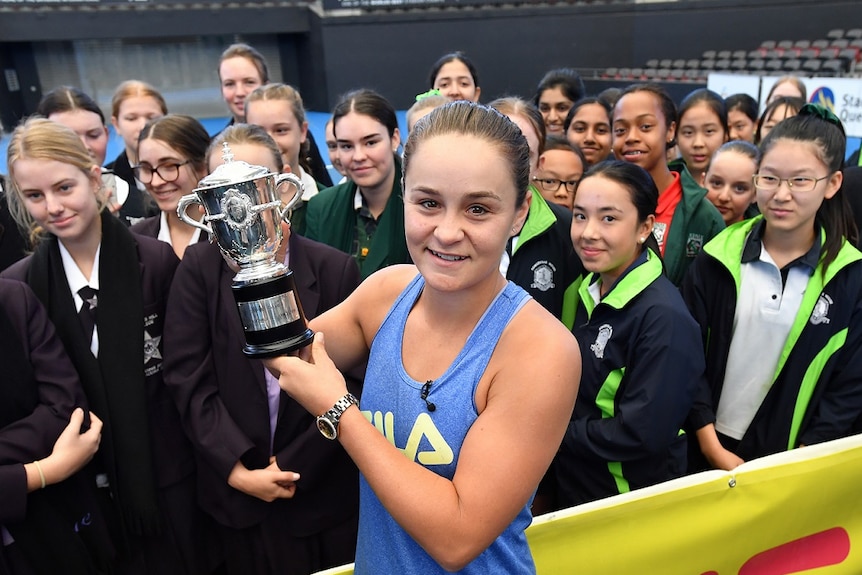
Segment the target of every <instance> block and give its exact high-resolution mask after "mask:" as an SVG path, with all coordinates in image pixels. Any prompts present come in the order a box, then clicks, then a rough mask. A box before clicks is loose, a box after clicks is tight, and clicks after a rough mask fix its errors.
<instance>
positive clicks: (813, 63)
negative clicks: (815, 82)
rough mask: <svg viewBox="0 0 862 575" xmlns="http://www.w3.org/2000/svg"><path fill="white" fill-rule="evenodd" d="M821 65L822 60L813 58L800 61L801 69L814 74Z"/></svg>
mask: <svg viewBox="0 0 862 575" xmlns="http://www.w3.org/2000/svg"><path fill="white" fill-rule="evenodd" d="M822 65H823V60H818V59H813V60H806V61H804V62H803V63H802V69H803V70H804V71H805V72H808V73H809V74H812V75H813V74H816V73H817V72H819V71H820V67H821V66H822Z"/></svg>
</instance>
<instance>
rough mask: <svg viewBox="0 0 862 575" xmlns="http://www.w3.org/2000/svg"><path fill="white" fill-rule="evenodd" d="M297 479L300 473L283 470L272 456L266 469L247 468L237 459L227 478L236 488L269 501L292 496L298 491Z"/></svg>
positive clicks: (229, 483)
mask: <svg viewBox="0 0 862 575" xmlns="http://www.w3.org/2000/svg"><path fill="white" fill-rule="evenodd" d="M297 481H299V473H294V472H293V471H282V470H281V469H279V468H278V463H277V462H276V461H275V458H270V464H269V466H268V467H266V468H264V469H247V468H246V467H245V465H243V464H242V462H241V461H237V462H236V465H234V466H233V470H231V472H230V476H229V477H228V480H227V482H228V485H230V486H231V487H233V488H234V489H237V490H239V491H242V492H243V493H245V494H246V495H251V496H252V497H257V498H258V499H261V500H263V501H266V502H267V503H270V502H272V501H275V500H276V499H290V498H292V497H293V495H294V493H296V482H297Z"/></svg>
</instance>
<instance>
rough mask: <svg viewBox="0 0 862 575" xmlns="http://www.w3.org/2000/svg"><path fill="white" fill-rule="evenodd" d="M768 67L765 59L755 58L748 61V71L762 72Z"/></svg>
mask: <svg viewBox="0 0 862 575" xmlns="http://www.w3.org/2000/svg"><path fill="white" fill-rule="evenodd" d="M765 66H766V60H764V59H763V58H753V59H751V60H749V61H748V69H749V70H750V71H752V72H762V71H763V68H764V67H765Z"/></svg>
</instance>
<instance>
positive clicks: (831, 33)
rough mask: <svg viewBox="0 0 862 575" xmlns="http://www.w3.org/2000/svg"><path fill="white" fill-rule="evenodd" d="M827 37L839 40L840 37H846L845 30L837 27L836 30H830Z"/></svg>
mask: <svg viewBox="0 0 862 575" xmlns="http://www.w3.org/2000/svg"><path fill="white" fill-rule="evenodd" d="M826 37H827V38H830V39H832V40H839V39H841V38H843V37H844V30H843V29H841V28H836V29H834V30H830V31H829V32H828V33H827V34H826Z"/></svg>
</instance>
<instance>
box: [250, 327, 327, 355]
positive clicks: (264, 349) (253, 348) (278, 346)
mask: <svg viewBox="0 0 862 575" xmlns="http://www.w3.org/2000/svg"><path fill="white" fill-rule="evenodd" d="M312 340H314V332H313V331H311V330H310V329H306V330H305V333H303V334H300V335H297V336H295V337H292V338H290V339H286V340H283V341H276V342H273V343H264V344H260V345H253V344H250V343H246V344H245V346H243V348H242V352H243V353H244V354H246V355H247V356H249V357H255V358H258V359H263V358H266V357H278V356H279V355H287V354H288V353H290V352H291V351H295V350H297V349H300V348H303V347H305V346H307V345H308V344H310V343H311V342H312Z"/></svg>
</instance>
